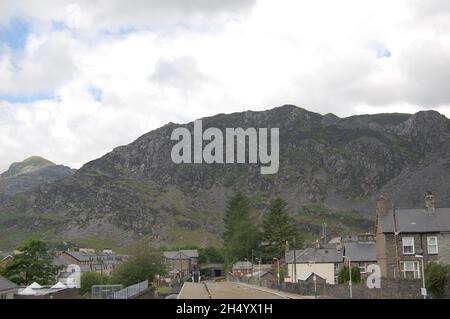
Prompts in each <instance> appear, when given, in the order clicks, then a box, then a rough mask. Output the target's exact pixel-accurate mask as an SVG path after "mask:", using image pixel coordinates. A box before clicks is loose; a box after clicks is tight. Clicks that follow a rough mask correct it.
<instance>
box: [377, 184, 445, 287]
mask: <svg viewBox="0 0 450 319" xmlns="http://www.w3.org/2000/svg"><path fill="white" fill-rule="evenodd" d="M375 230H376V248H377V259H378V264H379V266H380V268H381V275H382V276H383V277H387V278H409V279H420V278H422V268H421V265H422V258H423V263H424V265H426V264H427V263H428V262H431V261H434V262H439V263H442V264H450V208H436V207H435V204H434V196H433V194H432V193H431V192H427V193H426V195H425V203H424V208H415V209H398V208H396V207H395V205H393V203H392V201H390V200H388V199H386V198H385V197H383V196H381V197H380V198H379V199H378V201H377V215H376V223H375Z"/></svg>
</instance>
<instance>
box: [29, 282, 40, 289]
mask: <svg viewBox="0 0 450 319" xmlns="http://www.w3.org/2000/svg"><path fill="white" fill-rule="evenodd" d="M27 288H30V289H42V286H41V285H39V284H38V283H37V282H33V283H32V284H31V285H29V286H28V287H27Z"/></svg>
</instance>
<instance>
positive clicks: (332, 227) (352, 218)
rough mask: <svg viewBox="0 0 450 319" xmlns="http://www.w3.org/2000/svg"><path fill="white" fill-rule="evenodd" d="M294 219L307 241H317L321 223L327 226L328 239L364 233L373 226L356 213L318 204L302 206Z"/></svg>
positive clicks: (368, 220) (369, 221)
mask: <svg viewBox="0 0 450 319" xmlns="http://www.w3.org/2000/svg"><path fill="white" fill-rule="evenodd" d="M294 218H295V221H296V222H297V223H298V224H300V225H302V226H303V228H305V231H304V232H303V235H304V236H305V237H306V238H307V239H318V238H319V237H320V235H321V234H320V233H321V229H322V225H323V223H326V224H327V229H328V234H329V235H330V236H329V237H332V236H344V235H351V234H355V233H356V234H357V233H361V232H366V231H368V230H369V229H370V228H371V227H372V226H373V222H372V221H371V220H370V219H367V218H365V217H363V216H361V215H359V214H358V213H356V212H346V211H337V210H333V209H331V208H329V207H327V206H324V205H319V204H311V205H305V206H303V208H302V209H301V210H300V212H299V213H298V214H297V215H296V216H295V217H294ZM306 229H309V230H310V231H309V232H308V231H306Z"/></svg>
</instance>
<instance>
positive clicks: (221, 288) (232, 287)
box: [178, 281, 305, 299]
mask: <svg viewBox="0 0 450 319" xmlns="http://www.w3.org/2000/svg"><path fill="white" fill-rule="evenodd" d="M303 298H305V297H302V296H299V295H294V294H289V293H284V292H278V291H276V290H272V289H267V288H262V287H257V286H251V285H246V284H241V283H234V282H228V281H226V282H202V283H192V282H186V283H184V286H183V288H182V289H181V291H180V294H179V296H178V299H303Z"/></svg>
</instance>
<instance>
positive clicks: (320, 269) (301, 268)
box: [285, 263, 336, 284]
mask: <svg viewBox="0 0 450 319" xmlns="http://www.w3.org/2000/svg"><path fill="white" fill-rule="evenodd" d="M293 271H294V264H288V275H289V278H285V281H286V282H294V277H293ZM312 272H313V273H315V274H316V275H318V276H320V277H322V278H324V279H325V280H326V281H327V283H328V284H335V283H336V282H335V280H334V276H335V273H334V264H332V263H328V264H325V263H320V264H297V280H298V278H299V277H301V276H302V275H306V274H309V273H312Z"/></svg>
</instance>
